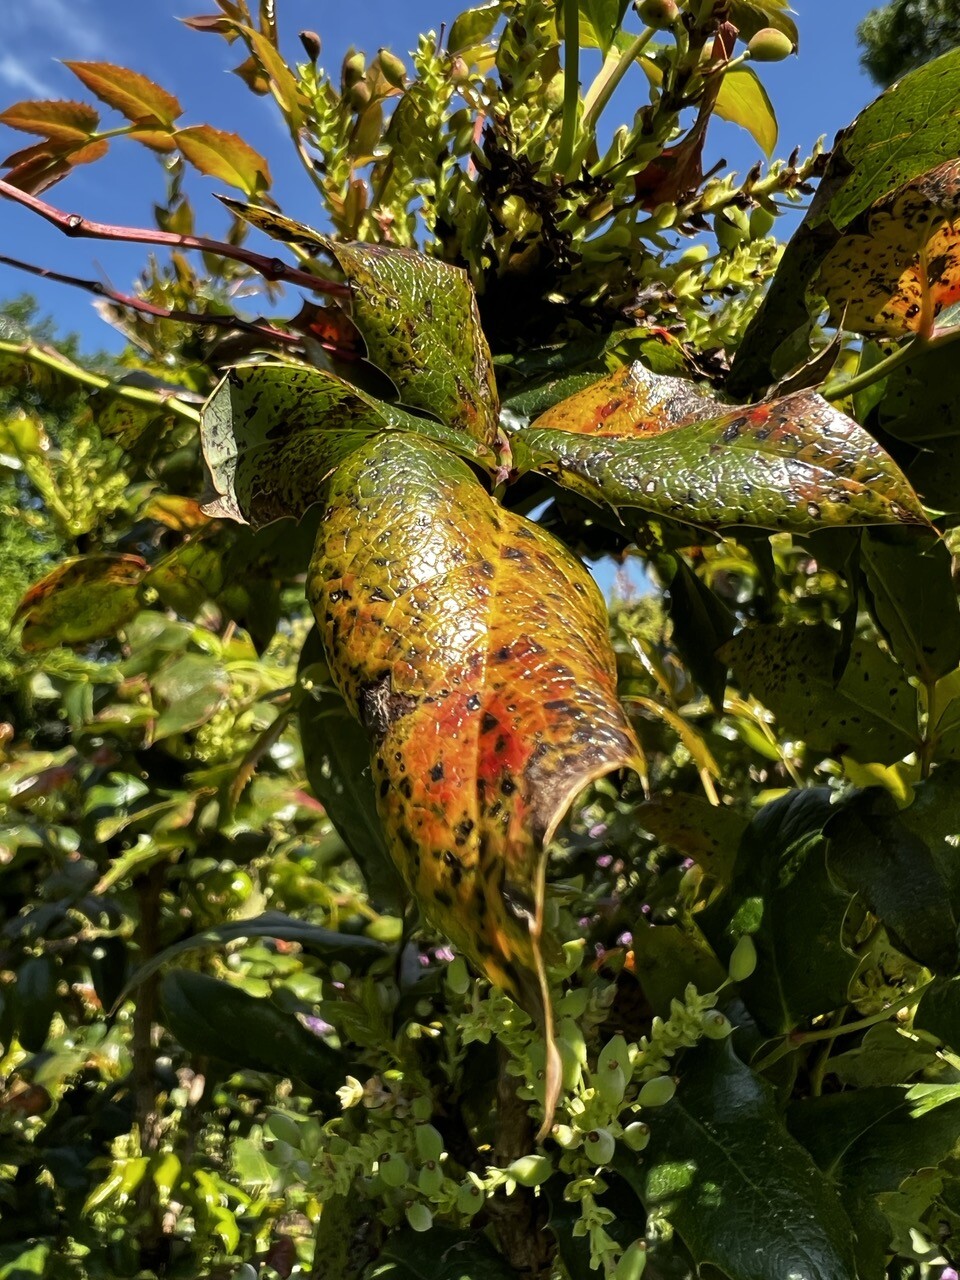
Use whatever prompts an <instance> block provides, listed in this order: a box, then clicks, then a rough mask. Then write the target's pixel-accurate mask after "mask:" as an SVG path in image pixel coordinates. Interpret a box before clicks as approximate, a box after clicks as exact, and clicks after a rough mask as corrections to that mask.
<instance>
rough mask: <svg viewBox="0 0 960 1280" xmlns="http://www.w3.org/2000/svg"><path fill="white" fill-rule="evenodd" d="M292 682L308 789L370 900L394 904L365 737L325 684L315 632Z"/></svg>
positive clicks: (396, 884) (398, 889)
mask: <svg viewBox="0 0 960 1280" xmlns="http://www.w3.org/2000/svg"><path fill="white" fill-rule="evenodd" d="M298 678H299V680H300V682H301V684H302V685H303V687H304V688H305V689H306V690H307V694H306V696H305V697H304V698H303V700H302V701H301V702H300V706H299V710H298V713H299V722H300V742H301V745H302V747H303V762H304V765H305V766H306V770H307V779H308V780H309V782H310V788H311V790H312V791H313V794H314V795H315V796H316V797H317V799H318V800H319V801H320V803H321V804H322V805H323V807H324V809H325V811H326V814H327V817H328V818H329V819H330V821H331V822H332V823H333V825H334V827H335V828H336V830H337V833H338V834H339V836H340V838H341V839H342V840H343V842H344V844H345V845H346V846H347V848H348V849H349V850H350V852H351V853H352V854H353V857H354V859H355V861H356V863H357V865H358V866H359V867H360V870H361V871H362V872H363V876H364V880H365V881H366V883H367V887H368V889H369V892H370V894H371V896H372V897H373V898H374V900H375V901H379V902H382V903H387V904H390V905H396V904H397V903H398V902H400V901H401V900H402V894H403V890H402V886H401V883H400V879H399V876H398V874H397V870H396V868H395V867H394V864H393V862H392V861H391V859H390V855H389V853H388V852H387V844H386V840H385V839H384V834H383V826H382V825H381V822H380V818H379V817H378V815H377V797H376V793H375V791H374V786H373V777H372V774H371V771H370V746H369V743H368V740H367V735H366V733H364V731H363V728H362V727H361V726H360V725H359V724H358V723H357V721H356V720H355V719H354V717H353V716H352V715H351V714H350V711H349V708H348V707H347V704H346V703H345V702H344V700H343V698H341V697H340V695H339V694H338V693H337V692H336V690H335V689H333V688H332V687H331V686H330V685H329V680H330V673H329V670H328V668H327V665H326V657H325V655H324V652H323V642H322V640H321V639H320V631H319V628H316V627H315V628H314V629H313V630H312V631H311V632H310V634H309V635H308V636H307V639H306V641H305V642H304V646H303V649H302V651H301V654H300V663H299V667H298Z"/></svg>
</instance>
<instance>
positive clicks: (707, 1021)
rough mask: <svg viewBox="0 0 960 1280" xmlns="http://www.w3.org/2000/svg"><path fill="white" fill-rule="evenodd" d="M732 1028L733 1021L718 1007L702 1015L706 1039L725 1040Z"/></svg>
mask: <svg viewBox="0 0 960 1280" xmlns="http://www.w3.org/2000/svg"><path fill="white" fill-rule="evenodd" d="M732 1030H733V1023H732V1022H731V1021H730V1019H729V1018H728V1017H727V1016H726V1015H725V1014H723V1013H721V1012H720V1011H719V1009H711V1010H710V1012H709V1013H705V1014H704V1015H703V1034H704V1035H705V1036H706V1037H707V1039H708V1040H726V1038H727V1036H728V1035H729V1034H730V1032H731V1031H732Z"/></svg>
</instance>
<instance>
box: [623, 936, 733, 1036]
mask: <svg viewBox="0 0 960 1280" xmlns="http://www.w3.org/2000/svg"><path fill="white" fill-rule="evenodd" d="M632 933H633V941H632V943H631V944H630V949H631V951H632V952H633V972H634V974H635V975H636V978H637V981H638V982H639V983H640V985H641V987H642V988H643V994H644V995H645V996H646V998H647V1000H648V1002H649V1004H650V1007H651V1009H652V1010H653V1012H654V1013H655V1014H657V1015H658V1016H659V1017H661V1018H668V1017H669V1016H670V1013H671V1008H672V1003H673V1001H674V1000H680V1001H681V1003H682V1001H683V995H684V992H685V991H686V989H687V984H688V983H690V982H692V983H693V984H694V986H695V987H696V988H697V990H698V991H716V990H717V989H718V988H719V987H722V986H723V984H724V983H725V982H726V980H727V971H726V969H725V968H724V966H723V965H722V964H721V963H720V962H719V960H718V959H717V957H716V956H715V955H714V953H713V951H712V950H711V949H710V946H709V944H708V942H707V940H706V938H705V937H704V936H703V934H702V933H701V932H700V930H699V929H698V928H697V926H696V924H695V923H694V921H693V920H691V919H689V918H687V919H680V920H678V921H677V922H676V923H674V924H659V925H652V924H650V923H649V922H648V921H647V920H645V919H643V918H642V917H641V919H640V920H638V921H637V923H636V924H635V925H634V927H633V929H632Z"/></svg>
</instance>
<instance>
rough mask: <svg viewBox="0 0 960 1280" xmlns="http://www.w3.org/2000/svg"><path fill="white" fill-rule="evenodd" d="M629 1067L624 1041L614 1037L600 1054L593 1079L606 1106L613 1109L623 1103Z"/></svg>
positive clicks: (619, 1037) (621, 1037) (621, 1038)
mask: <svg viewBox="0 0 960 1280" xmlns="http://www.w3.org/2000/svg"><path fill="white" fill-rule="evenodd" d="M629 1065H630V1057H629V1053H628V1051H627V1042H626V1040H624V1038H623V1036H614V1037H613V1039H612V1040H610V1041H608V1042H607V1044H606V1045H604V1047H603V1049H602V1050H601V1052H600V1057H599V1058H598V1059H597V1070H596V1074H595V1077H594V1083H595V1084H596V1087H597V1092H598V1093H599V1094H600V1097H601V1098H602V1099H603V1100H604V1102H605V1103H606V1104H607V1105H608V1106H614V1107H615V1106H616V1105H617V1104H618V1103H620V1102H622V1101H623V1095H624V1093H625V1092H626V1088H627V1068H628V1067H629Z"/></svg>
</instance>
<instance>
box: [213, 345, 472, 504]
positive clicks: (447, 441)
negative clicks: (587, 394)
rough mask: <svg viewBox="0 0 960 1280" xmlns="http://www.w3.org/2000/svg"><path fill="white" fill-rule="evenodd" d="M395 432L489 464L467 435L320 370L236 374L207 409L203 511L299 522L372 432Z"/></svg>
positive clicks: (254, 369) (255, 369)
mask: <svg viewBox="0 0 960 1280" xmlns="http://www.w3.org/2000/svg"><path fill="white" fill-rule="evenodd" d="M397 430H402V431H407V432H411V431H412V432H416V433H418V434H423V435H424V436H427V437H429V438H431V439H434V440H437V441H438V442H439V443H441V444H443V445H445V446H446V447H448V448H452V449H454V450H456V451H457V452H462V453H466V454H467V456H469V457H472V458H476V459H478V460H482V459H489V461H490V462H491V463H492V461H493V458H492V454H489V453H487V452H485V451H484V450H483V449H482V448H481V447H480V446H479V445H476V444H474V443H473V442H472V441H471V440H470V439H469V438H468V437H466V436H464V435H462V434H461V433H459V432H456V431H452V430H451V429H450V428H448V427H444V426H441V425H440V424H439V423H437V422H434V421H432V419H428V418H416V417H414V416H413V415H412V414H409V413H406V412H405V411H404V410H403V409H400V408H398V407H397V406H395V405H388V404H384V403H383V402H382V401H380V400H375V399H374V398H373V397H372V396H368V395H367V394H366V393H365V392H363V391H360V390H358V389H357V388H356V387H354V386H352V385H351V384H350V383H349V382H344V381H343V380H342V379H340V378H337V377H335V376H334V375H333V374H332V373H326V372H324V371H323V370H321V369H312V368H310V367H309V366H307V365H283V364H271V365H248V366H244V367H242V368H239V369H232V370H231V371H230V372H229V373H228V374H227V375H226V377H225V378H224V379H223V380H222V381H221V382H220V384H219V386H218V387H217V388H216V390H215V391H214V393H213V395H212V396H211V397H210V399H209V400H208V401H207V404H206V405H205V407H204V410H203V418H202V440H203V454H204V461H205V463H206V466H207V472H208V482H209V491H210V493H209V495H208V501H207V503H206V505H205V507H204V510H205V511H206V513H207V514H208V515H214V516H223V517H226V518H227V519H230V520H239V521H241V522H246V521H251V522H252V523H254V524H258V525H259V524H266V523H269V521H271V520H278V519H281V518H282V517H283V516H302V515H303V513H304V512H305V511H306V510H307V508H308V507H310V506H311V505H312V504H313V503H314V502H317V501H319V498H320V494H321V491H322V487H323V482H324V480H325V479H326V478H327V476H328V475H329V474H330V472H331V471H332V470H334V469H335V468H336V467H337V466H338V465H339V464H340V463H341V462H342V461H343V460H344V459H345V458H347V457H349V455H350V454H351V453H352V452H353V451H354V450H355V449H357V448H359V447H360V446H361V445H362V444H363V443H364V442H365V441H366V440H368V439H369V437H370V436H371V435H375V434H377V433H379V432H384V431H397Z"/></svg>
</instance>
